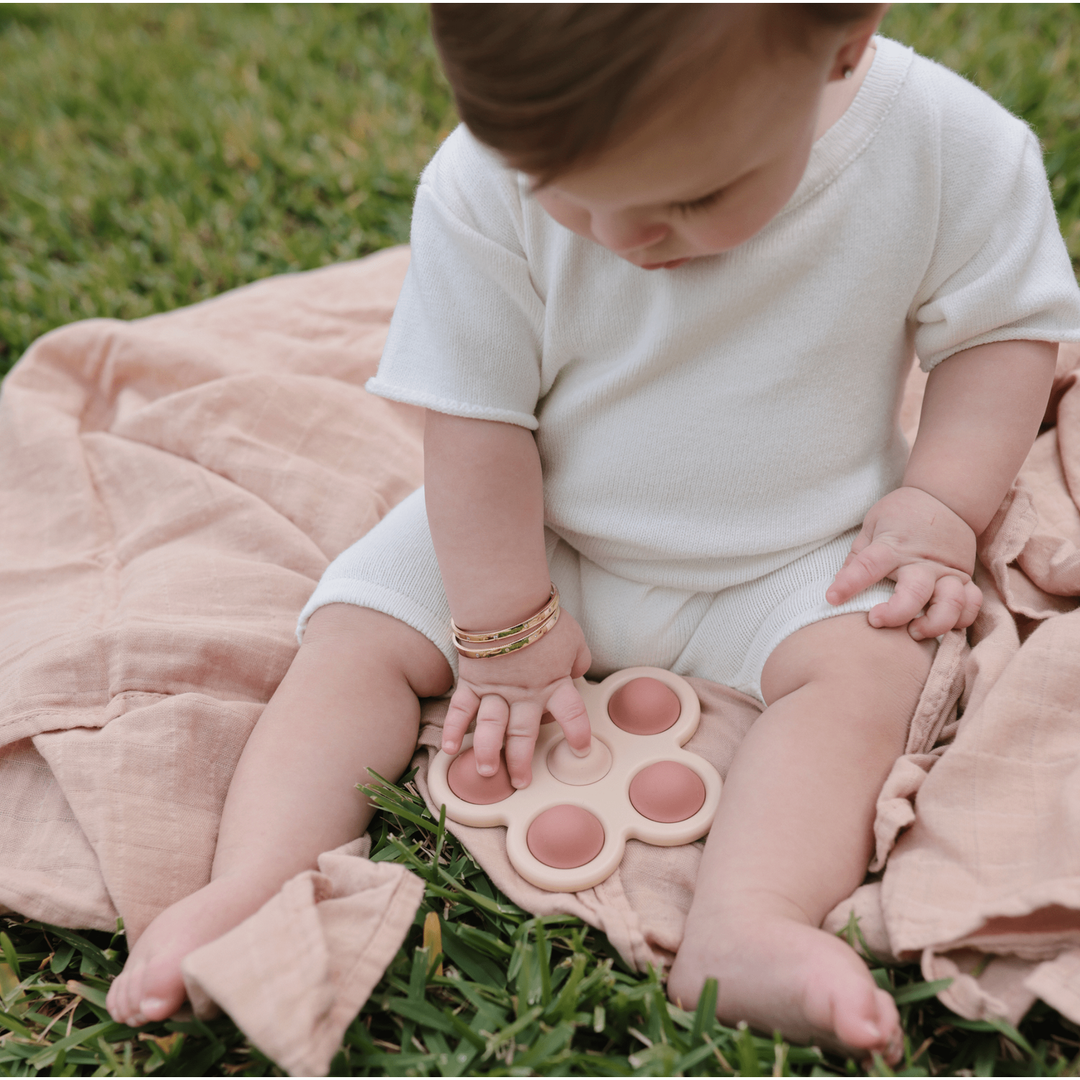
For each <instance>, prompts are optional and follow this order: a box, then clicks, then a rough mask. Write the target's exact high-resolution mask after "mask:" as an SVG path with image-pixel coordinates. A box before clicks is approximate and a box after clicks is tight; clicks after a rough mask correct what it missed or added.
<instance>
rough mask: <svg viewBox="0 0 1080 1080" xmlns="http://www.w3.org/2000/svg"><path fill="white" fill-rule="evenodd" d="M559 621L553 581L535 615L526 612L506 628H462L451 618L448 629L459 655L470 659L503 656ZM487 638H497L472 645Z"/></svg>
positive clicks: (556, 593) (530, 640)
mask: <svg viewBox="0 0 1080 1080" xmlns="http://www.w3.org/2000/svg"><path fill="white" fill-rule="evenodd" d="M558 621H559V590H558V589H557V588H556V587H555V584H554V582H552V585H551V594H550V598H549V599H548V602H547V603H546V604H545V605H544V606H543V607H542V608H541V609H540V610H539V611H538V612H537V613H536V614H535V615H531V616H529V618H527V619H526V620H525V621H524V622H520V623H518V624H517V625H516V626H508V627H506V629H505V630H462V629H461V627H460V626H458V624H457V623H456V622H454V620H453V619H451V620H450V631H451V633H452V634H453V636H454V648H455V649H457V651H458V652H459V653H460V654H461V655H462V656H467V657H468V658H469V659H470V660H486V659H487V658H488V657H490V656H503V655H505V654H506V653H512V652H517V651H518V649H524V648H526V647H527V646H529V645H532V644H533V643H534V642H537V641H539V640H540V639H541V638H542V637H543V636H544V635H545V634H546V633H547V632H548V631H549V630H551V629H552V628H553V627H554V626H555V624H556V623H557V622H558ZM487 642H496V644H494V645H489V646H487V647H486V648H480V649H477V648H473V646H475V645H484V644H485V643H487Z"/></svg>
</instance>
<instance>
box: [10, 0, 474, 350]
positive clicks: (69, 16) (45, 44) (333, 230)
mask: <svg viewBox="0 0 1080 1080" xmlns="http://www.w3.org/2000/svg"><path fill="white" fill-rule="evenodd" d="M455 122H456V121H455V119H454V117H453V114H452V107H451V105H450V99H449V95H448V92H447V90H446V88H445V85H444V83H443V81H442V77H441V75H440V73H439V72H438V70H437V68H436V65H435V63H434V52H433V48H432V46H431V44H430V43H429V40H428V38H427V36H426V11H425V9H424V8H423V7H420V6H412V7H409V6H398V7H388V6H380V5H363V6H360V7H347V8H329V7H315V6H312V7H306V6H288V7H270V8H266V7H260V8H253V7H235V8H232V7H218V6H209V5H208V6H180V7H138V8H129V7H94V6H81V5H73V6H64V7H55V8H54V7H36V6H33V7H32V6H0V176H2V177H3V179H2V182H0V371H6V370H7V368H8V367H10V365H11V363H13V362H14V361H15V360H16V359H17V358H18V357H19V355H21V353H22V352H23V351H24V350H25V348H26V347H27V346H28V345H29V344H30V342H31V341H32V340H33V339H34V338H36V337H38V336H39V335H40V334H42V333H44V332H45V331H46V330H49V329H51V328H52V327H54V326H60V325H62V324H63V323H66V322H70V321H72V320H73V319H82V318H88V317H90V316H111V317H116V318H123V319H130V318H136V317H138V316H140V315H149V314H152V313H154V312H158V311H167V310H169V309H171V308H175V307H180V306H182V305H185V304H190V303H193V302H194V301H196V300H202V299H204V298H206V297H208V296H214V295H215V294H217V293H219V292H222V291H223V290H225V289H230V288H233V287H234V286H236V285H242V284H244V283H245V282H249V281H253V280H255V279H257V278H260V277H265V276H267V275H269V274H279V273H283V272H285V271H289V270H305V269H310V268H312V267H316V266H322V265H325V264H326V263H330V262H336V261H340V260H342V259H351V258H355V257H357V256H359V255H364V254H366V253H367V252H370V251H374V250H377V249H378V248H381V247H386V246H387V245H388V244H395V243H401V242H403V241H405V240H407V239H408V235H409V214H410V209H411V204H412V192H413V188H414V186H415V181H416V177H417V175H418V174H419V172H420V170H421V168H422V167H423V165H424V163H425V162H426V160H427V159H428V158H429V157H430V156H431V153H432V151H433V150H434V148H435V146H436V145H437V144H438V142H439V141H440V139H441V138H442V137H443V136H445V135H446V134H447V133H448V132H449V131H450V130H451V129H452V127H453V125H454V123H455Z"/></svg>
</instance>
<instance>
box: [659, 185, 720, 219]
mask: <svg viewBox="0 0 1080 1080" xmlns="http://www.w3.org/2000/svg"><path fill="white" fill-rule="evenodd" d="M723 194H724V189H723V188H717V189H716V190H715V191H711V192H709V194H708V195H702V196H701V198H700V199H692V200H691V201H690V202H680V203H672V204H671V208H672V210H676V211H678V212H679V213H680V214H694V213H698V212H699V211H701V210H708V209H709V207H710V206H713V205H714V204H715V203H717V202H719V201H720V197H721V196H722V195H723Z"/></svg>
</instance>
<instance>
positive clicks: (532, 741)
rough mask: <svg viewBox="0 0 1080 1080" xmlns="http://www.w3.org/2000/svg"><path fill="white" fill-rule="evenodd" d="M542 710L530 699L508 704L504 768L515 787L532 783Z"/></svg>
mask: <svg viewBox="0 0 1080 1080" xmlns="http://www.w3.org/2000/svg"><path fill="white" fill-rule="evenodd" d="M543 711H544V710H543V709H542V708H541V707H540V705H538V704H536V703H535V702H532V701H515V702H514V703H513V705H511V706H510V722H509V723H508V724H507V725H506V768H507V769H508V770H509V772H510V782H511V783H512V784H513V785H514V787H516V788H523V787H528V786H529V784H530V783H532V757H533V749H534V748H535V746H536V734H537V732H538V731H539V730H540V715H541V713H542V712H543Z"/></svg>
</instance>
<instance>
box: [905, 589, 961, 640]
mask: <svg viewBox="0 0 1080 1080" xmlns="http://www.w3.org/2000/svg"><path fill="white" fill-rule="evenodd" d="M963 612H964V583H963V582H962V581H961V580H960V579H959V578H955V577H952V576H946V577H941V578H938V580H937V582H936V583H935V585H934V593H933V596H931V598H930V603H929V604H927V605H926V614H925V615H923V616H922V617H921V618H919V619H915V621H914V622H912V624H911V625H910V626H909V627H908V633H909V634H910V635H911V636H912V637H913V638H914V639H915V640H916V641H922V640H924V639H925V638H932V637H937V636H938V635H939V634H944V633H945V632H946V631H947V630H951V629H952V628H953V627H954V626H956V625H957V624H958V623H959V621H960V617H961V615H962V614H963Z"/></svg>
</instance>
